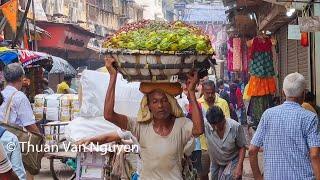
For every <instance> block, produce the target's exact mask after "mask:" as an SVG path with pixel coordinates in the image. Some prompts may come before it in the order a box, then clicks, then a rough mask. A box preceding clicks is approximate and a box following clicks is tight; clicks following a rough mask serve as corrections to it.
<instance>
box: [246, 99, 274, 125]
mask: <svg viewBox="0 0 320 180" xmlns="http://www.w3.org/2000/svg"><path fill="white" fill-rule="evenodd" d="M272 104H273V102H272V96H271V95H266V96H254V97H251V99H250V104H249V107H248V116H250V117H251V118H252V121H253V126H252V128H253V129H254V130H256V129H257V127H258V125H259V122H260V119H261V116H262V114H263V112H264V111H265V110H266V109H268V108H270V107H271V106H272Z"/></svg>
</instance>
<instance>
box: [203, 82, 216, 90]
mask: <svg viewBox="0 0 320 180" xmlns="http://www.w3.org/2000/svg"><path fill="white" fill-rule="evenodd" d="M202 86H211V87H212V88H213V89H214V90H215V89H216V84H215V83H214V81H212V80H205V81H204V82H203V83H202Z"/></svg>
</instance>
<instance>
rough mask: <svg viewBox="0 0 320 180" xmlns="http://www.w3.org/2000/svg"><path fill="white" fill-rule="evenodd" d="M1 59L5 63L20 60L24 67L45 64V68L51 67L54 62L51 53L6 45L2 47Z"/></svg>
mask: <svg viewBox="0 0 320 180" xmlns="http://www.w3.org/2000/svg"><path fill="white" fill-rule="evenodd" d="M0 61H1V62H2V63H3V65H8V64H11V63H15V62H20V63H21V64H22V66H23V67H24V68H28V67H32V66H39V65H40V66H44V68H50V67H49V66H50V65H51V64H52V58H51V56H50V55H49V54H46V53H41V52H36V51H29V50H20V49H19V50H16V49H9V48H6V47H1V48H0Z"/></svg>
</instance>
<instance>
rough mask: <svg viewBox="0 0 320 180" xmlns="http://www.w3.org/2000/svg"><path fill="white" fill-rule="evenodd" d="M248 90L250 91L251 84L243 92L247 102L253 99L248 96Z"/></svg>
mask: <svg viewBox="0 0 320 180" xmlns="http://www.w3.org/2000/svg"><path fill="white" fill-rule="evenodd" d="M248 89H249V83H248V84H247V85H246V87H245V88H244V92H243V100H245V101H250V99H251V97H250V96H248Z"/></svg>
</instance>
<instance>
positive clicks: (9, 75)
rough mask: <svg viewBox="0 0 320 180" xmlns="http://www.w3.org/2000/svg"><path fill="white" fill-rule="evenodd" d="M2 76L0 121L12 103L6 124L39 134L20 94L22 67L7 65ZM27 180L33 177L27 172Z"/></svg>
mask: <svg viewBox="0 0 320 180" xmlns="http://www.w3.org/2000/svg"><path fill="white" fill-rule="evenodd" d="M3 75H4V78H5V80H6V82H7V86H6V87H5V89H4V90H3V91H2V92H1V93H2V95H3V99H4V102H3V103H2V105H1V106H0V121H4V120H5V118H6V113H7V112H6V110H7V107H8V106H9V105H10V101H12V102H11V109H10V112H8V113H9V120H8V123H9V124H11V125H14V126H18V127H21V128H25V129H26V130H27V131H29V132H34V133H40V131H39V129H38V127H37V125H36V120H35V117H34V115H33V111H32V108H31V104H30V102H29V99H28V98H27V96H26V95H25V94H24V93H23V92H21V89H22V84H23V78H24V75H25V73H24V70H23V67H22V66H21V65H20V64H19V63H12V64H9V65H7V66H5V67H4V70H3ZM11 99H12V100H11ZM27 179H33V176H32V175H31V174H30V173H29V172H27Z"/></svg>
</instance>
